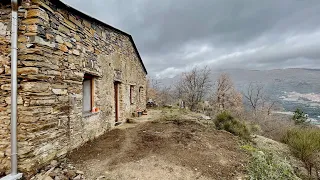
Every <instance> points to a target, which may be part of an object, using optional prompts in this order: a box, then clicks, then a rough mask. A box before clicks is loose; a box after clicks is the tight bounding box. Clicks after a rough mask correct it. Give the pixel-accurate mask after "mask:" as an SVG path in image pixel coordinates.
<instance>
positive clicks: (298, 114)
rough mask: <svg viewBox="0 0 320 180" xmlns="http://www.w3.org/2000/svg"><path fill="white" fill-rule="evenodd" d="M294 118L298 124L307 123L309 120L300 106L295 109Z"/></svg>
mask: <svg viewBox="0 0 320 180" xmlns="http://www.w3.org/2000/svg"><path fill="white" fill-rule="evenodd" d="M292 119H293V121H294V123H295V124H297V125H300V124H305V123H307V120H308V118H307V116H306V114H305V113H304V112H303V111H302V110H301V109H299V108H298V109H296V110H295V111H294V115H293V117H292Z"/></svg>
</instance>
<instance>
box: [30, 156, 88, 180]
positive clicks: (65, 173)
mask: <svg viewBox="0 0 320 180" xmlns="http://www.w3.org/2000/svg"><path fill="white" fill-rule="evenodd" d="M85 179H86V178H85V175H84V172H82V171H80V170H77V169H76V168H75V167H74V166H72V164H69V163H67V162H66V161H64V162H61V163H59V162H58V161H56V160H53V161H51V164H50V165H48V166H47V167H45V168H44V169H42V170H40V172H39V173H38V174H36V175H35V176H33V177H31V178H30V180H85Z"/></svg>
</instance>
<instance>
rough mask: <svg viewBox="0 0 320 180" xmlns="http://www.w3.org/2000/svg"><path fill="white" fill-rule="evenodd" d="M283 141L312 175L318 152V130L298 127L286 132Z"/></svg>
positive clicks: (319, 136) (315, 166)
mask: <svg viewBox="0 0 320 180" xmlns="http://www.w3.org/2000/svg"><path fill="white" fill-rule="evenodd" d="M283 142H284V143H286V144H288V145H289V147H290V149H291V151H292V153H293V154H294V155H295V156H296V157H297V158H299V159H300V160H301V161H302V162H303V163H304V165H305V168H306V169H307V170H308V172H309V176H310V178H311V177H312V170H313V169H317V164H318V163H319V162H318V161H319V159H318V155H319V154H320V130H319V129H318V128H311V127H300V128H294V129H291V130H289V131H288V132H287V134H286V135H285V137H284V138H283Z"/></svg>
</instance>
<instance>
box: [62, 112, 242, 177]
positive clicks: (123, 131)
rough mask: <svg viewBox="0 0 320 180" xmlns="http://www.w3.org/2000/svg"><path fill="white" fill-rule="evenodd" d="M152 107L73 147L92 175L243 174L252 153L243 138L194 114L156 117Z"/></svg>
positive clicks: (81, 165) (74, 157) (76, 160)
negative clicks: (240, 140) (190, 116)
mask: <svg viewBox="0 0 320 180" xmlns="http://www.w3.org/2000/svg"><path fill="white" fill-rule="evenodd" d="M160 114H161V111H156V110H154V111H150V112H149V115H148V116H144V117H142V118H140V119H137V121H139V123H135V124H125V125H122V126H120V127H119V128H116V129H113V130H111V131H110V132H108V133H106V134H105V135H103V136H102V137H100V138H98V139H96V140H94V141H92V142H89V143H87V144H86V145H85V146H83V147H81V148H79V149H78V150H76V151H73V152H72V153H71V154H70V155H69V157H68V158H69V160H70V161H71V162H72V163H73V164H74V165H75V166H76V167H77V169H80V170H82V171H84V172H85V175H86V177H87V179H97V178H98V177H100V178H99V179H111V180H113V179H139V180H159V179H166V180H176V179H181V180H188V179H190V180H191V179H202V180H206V179H219V180H220V179H228V180H232V179H242V177H243V174H245V164H246V162H247V159H248V158H247V157H248V156H247V154H246V153H245V152H243V151H242V150H240V146H239V144H238V139H237V138H236V137H235V136H233V135H231V134H229V133H227V132H223V131H216V130H214V129H213V128H211V127H208V126H207V125H203V124H201V123H199V122H197V121H195V120H183V119H174V120H156V121H153V120H154V119H156V118H157V116H160Z"/></svg>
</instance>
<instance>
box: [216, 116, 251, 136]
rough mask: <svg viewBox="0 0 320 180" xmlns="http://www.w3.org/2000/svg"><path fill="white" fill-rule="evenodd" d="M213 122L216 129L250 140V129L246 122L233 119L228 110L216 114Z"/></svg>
mask: <svg viewBox="0 0 320 180" xmlns="http://www.w3.org/2000/svg"><path fill="white" fill-rule="evenodd" d="M214 124H215V126H216V128H217V129H218V130H225V131H228V132H230V133H232V134H234V135H236V136H239V137H241V138H243V139H245V140H250V131H249V128H248V127H247V126H246V124H245V123H244V122H241V121H239V120H237V119H235V118H234V117H233V116H232V115H231V114H230V113H228V112H222V113H220V114H218V115H217V117H216V119H215V122H214Z"/></svg>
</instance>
